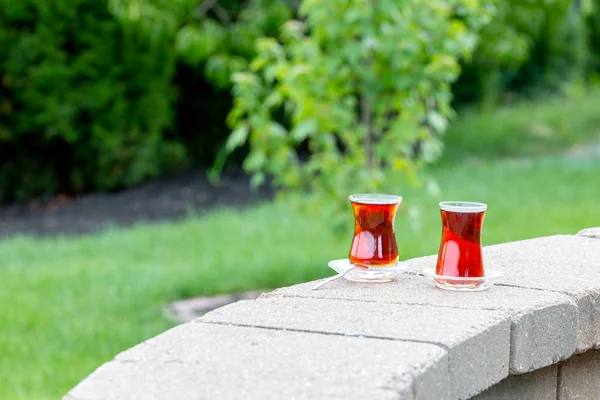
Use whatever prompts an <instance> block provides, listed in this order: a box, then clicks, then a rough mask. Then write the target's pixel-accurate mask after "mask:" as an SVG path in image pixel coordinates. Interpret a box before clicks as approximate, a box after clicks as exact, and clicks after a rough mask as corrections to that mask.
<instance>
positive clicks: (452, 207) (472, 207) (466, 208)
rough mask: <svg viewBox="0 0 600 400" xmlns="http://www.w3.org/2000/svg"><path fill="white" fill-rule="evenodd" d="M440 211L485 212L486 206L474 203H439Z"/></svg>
mask: <svg viewBox="0 0 600 400" xmlns="http://www.w3.org/2000/svg"><path fill="white" fill-rule="evenodd" d="M439 205H440V209H441V210H444V211H450V212H462V213H475V212H482V211H485V210H487V204H485V203H477V202H475V201H441V202H440V204H439Z"/></svg>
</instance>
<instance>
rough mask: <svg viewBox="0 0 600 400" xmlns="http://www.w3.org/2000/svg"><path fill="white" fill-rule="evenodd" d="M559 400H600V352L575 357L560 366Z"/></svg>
mask: <svg viewBox="0 0 600 400" xmlns="http://www.w3.org/2000/svg"><path fill="white" fill-rule="evenodd" d="M558 376H559V378H558V400H592V399H593V400H598V399H600V350H590V351H588V352H586V353H583V354H578V355H576V356H573V357H572V358H571V359H569V360H568V361H567V362H565V363H564V364H562V365H560V366H559V371H558Z"/></svg>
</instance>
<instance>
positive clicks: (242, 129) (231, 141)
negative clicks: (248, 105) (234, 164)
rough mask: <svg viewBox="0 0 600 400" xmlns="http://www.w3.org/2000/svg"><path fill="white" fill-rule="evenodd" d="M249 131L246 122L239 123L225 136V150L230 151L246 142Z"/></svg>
mask: <svg viewBox="0 0 600 400" xmlns="http://www.w3.org/2000/svg"><path fill="white" fill-rule="evenodd" d="M249 132H250V130H249V129H248V125H247V124H241V125H239V126H238V127H237V128H236V129H235V130H234V131H233V132H231V134H230V135H229V137H228V138H227V142H226V143H225V148H226V149H227V151H228V152H229V153H231V152H232V151H233V150H235V149H237V148H238V147H240V146H242V145H243V144H244V143H246V140H247V139H248V133H249Z"/></svg>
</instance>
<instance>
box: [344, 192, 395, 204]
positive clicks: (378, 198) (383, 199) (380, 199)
mask: <svg viewBox="0 0 600 400" xmlns="http://www.w3.org/2000/svg"><path fill="white" fill-rule="evenodd" d="M348 199H349V200H350V201H351V202H353V203H360V204H400V203H401V202H402V196H398V195H395V194H382V193H360V194H351V195H350V196H348Z"/></svg>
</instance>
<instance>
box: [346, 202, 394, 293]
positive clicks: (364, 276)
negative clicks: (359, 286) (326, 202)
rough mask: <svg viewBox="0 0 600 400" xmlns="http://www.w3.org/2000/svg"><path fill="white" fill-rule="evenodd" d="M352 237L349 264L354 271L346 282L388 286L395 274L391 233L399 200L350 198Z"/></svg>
mask: <svg viewBox="0 0 600 400" xmlns="http://www.w3.org/2000/svg"><path fill="white" fill-rule="evenodd" d="M349 199H350V203H351V204H352V210H353V211H354V237H353V238H352V245H351V246H350V255H349V261H350V263H351V264H352V265H353V266H354V267H355V269H354V270H352V271H350V272H349V273H348V274H347V275H346V276H345V278H346V279H348V280H353V281H359V282H389V281H390V280H392V278H393V277H394V276H395V275H397V273H398V265H397V263H398V247H397V245H396V236H395V233H394V220H395V218H396V211H398V206H399V205H400V202H401V201H402V197H401V196H394V195H389V194H353V195H350V196H349Z"/></svg>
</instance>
